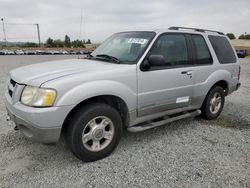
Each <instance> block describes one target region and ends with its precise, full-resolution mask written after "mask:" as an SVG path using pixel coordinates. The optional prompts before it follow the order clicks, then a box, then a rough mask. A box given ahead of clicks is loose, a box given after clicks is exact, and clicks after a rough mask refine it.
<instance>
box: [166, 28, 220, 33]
mask: <svg viewBox="0 0 250 188" xmlns="http://www.w3.org/2000/svg"><path fill="white" fill-rule="evenodd" d="M168 29H169V30H179V29H188V30H194V31H198V32H203V33H205V32H206V31H208V32H215V33H218V34H220V35H224V33H222V32H220V31H213V30H207V29H199V28H192V27H177V26H172V27H169V28H168Z"/></svg>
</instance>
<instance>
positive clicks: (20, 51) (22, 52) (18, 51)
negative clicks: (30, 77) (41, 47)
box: [15, 50, 25, 55]
mask: <svg viewBox="0 0 250 188" xmlns="http://www.w3.org/2000/svg"><path fill="white" fill-rule="evenodd" d="M15 54H16V55H25V53H24V51H23V50H16V51H15Z"/></svg>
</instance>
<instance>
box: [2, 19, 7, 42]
mask: <svg viewBox="0 0 250 188" xmlns="http://www.w3.org/2000/svg"><path fill="white" fill-rule="evenodd" d="M1 21H2V23H3V34H4V41H5V46H7V39H6V33H5V27H4V20H3V18H1Z"/></svg>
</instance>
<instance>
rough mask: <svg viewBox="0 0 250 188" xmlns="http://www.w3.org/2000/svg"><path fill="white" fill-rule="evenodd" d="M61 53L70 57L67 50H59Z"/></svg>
mask: <svg viewBox="0 0 250 188" xmlns="http://www.w3.org/2000/svg"><path fill="white" fill-rule="evenodd" d="M59 53H60V54H62V55H68V54H69V53H68V52H67V51H66V50H59Z"/></svg>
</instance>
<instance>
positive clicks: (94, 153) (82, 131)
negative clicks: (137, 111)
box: [66, 103, 122, 162]
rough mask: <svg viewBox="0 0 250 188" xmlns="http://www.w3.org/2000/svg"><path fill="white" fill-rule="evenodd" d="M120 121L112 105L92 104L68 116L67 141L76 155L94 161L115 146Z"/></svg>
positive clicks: (119, 135)
mask: <svg viewBox="0 0 250 188" xmlns="http://www.w3.org/2000/svg"><path fill="white" fill-rule="evenodd" d="M121 134H122V121H121V117H120V115H119V113H118V112H117V111H116V109H114V108H113V107H112V106H109V105H107V104H102V103H92V104H89V105H87V106H85V107H83V108H82V109H80V110H79V111H78V112H77V113H76V114H75V115H74V116H73V117H72V119H71V121H70V123H69V125H68V128H67V132H66V142H67V145H68V146H69V148H70V149H71V151H72V152H73V153H74V154H75V156H76V157H78V158H79V159H81V160H83V161H87V162H88V161H95V160H98V159H101V158H104V157H106V156H108V155H109V154H110V153H111V152H112V151H113V150H114V149H115V148H116V146H117V145H118V143H119V140H120V137H121Z"/></svg>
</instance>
